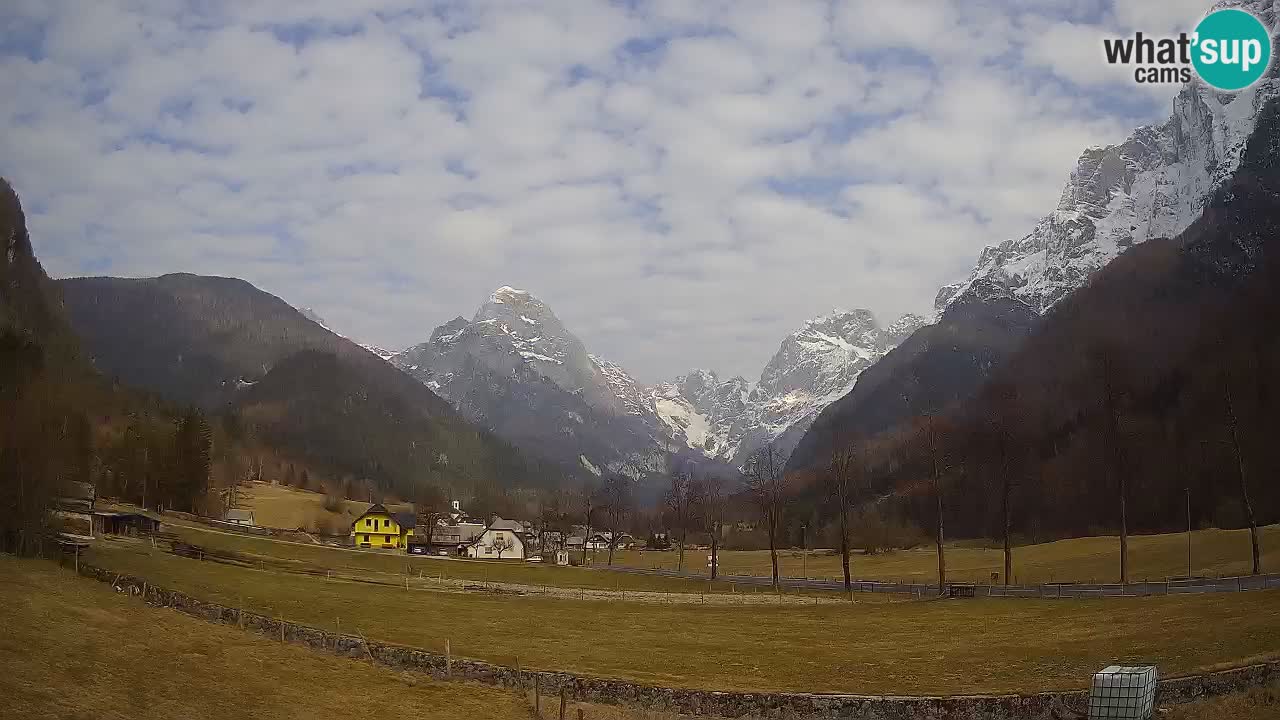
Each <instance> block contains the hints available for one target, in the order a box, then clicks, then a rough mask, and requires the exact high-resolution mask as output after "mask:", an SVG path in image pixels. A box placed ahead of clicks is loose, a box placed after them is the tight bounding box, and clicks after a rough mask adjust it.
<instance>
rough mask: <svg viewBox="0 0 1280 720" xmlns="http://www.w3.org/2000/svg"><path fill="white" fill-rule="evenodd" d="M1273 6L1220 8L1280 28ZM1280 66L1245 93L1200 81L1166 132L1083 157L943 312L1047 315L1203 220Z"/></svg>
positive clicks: (984, 258) (1142, 134)
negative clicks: (1051, 201)
mask: <svg viewBox="0 0 1280 720" xmlns="http://www.w3.org/2000/svg"><path fill="white" fill-rule="evenodd" d="M1278 4H1280V3H1276V2H1275V1H1274V0H1263V1H1256V0H1255V1H1254V2H1243V3H1242V2H1222V3H1218V5H1217V6H1215V7H1243V8H1245V9H1247V10H1249V11H1251V12H1253V13H1254V14H1255V15H1257V16H1258V17H1259V18H1260V19H1261V20H1262V21H1263V22H1264V23H1265V24H1267V25H1268V26H1269V27H1272V28H1275V27H1276V20H1277V16H1280V12H1278V11H1277V5H1278ZM1278 73H1280V67H1278V64H1277V63H1272V66H1271V69H1270V70H1269V71H1268V73H1267V75H1266V76H1265V77H1264V78H1263V79H1262V80H1260V81H1259V82H1258V83H1257V84H1255V85H1253V86H1252V87H1250V88H1248V89H1245V90H1242V91H1240V92H1237V93H1221V92H1218V91H1216V90H1214V89H1213V88H1210V87H1207V86H1205V85H1203V84H1202V83H1200V82H1199V80H1198V79H1193V80H1192V82H1191V83H1189V84H1187V85H1186V86H1184V87H1183V89H1182V91H1181V92H1179V93H1178V95H1177V97H1176V98H1174V101H1173V113H1172V115H1171V116H1170V118H1169V119H1168V120H1167V121H1166V122H1165V123H1163V124H1162V125H1160V126H1158V127H1151V126H1146V127H1140V128H1138V129H1137V130H1135V131H1134V132H1133V134H1132V135H1130V136H1129V138H1128V139H1127V140H1125V141H1124V142H1123V143H1120V144H1119V145H1112V146H1109V147H1102V148H1090V149H1088V150H1085V151H1084V154H1082V155H1081V156H1080V160H1079V161H1078V162H1077V164H1076V168H1075V170H1073V171H1072V173H1071V177H1070V179H1068V180H1067V184H1066V187H1064V188H1063V191H1062V196H1061V198H1060V200H1059V201H1058V207H1057V208H1056V209H1055V210H1054V211H1053V212H1051V213H1049V214H1048V215H1046V216H1045V217H1044V218H1043V219H1042V220H1040V222H1038V223H1037V224H1036V226H1035V227H1034V228H1032V230H1031V232H1029V233H1027V234H1026V235H1025V236H1023V237H1021V238H1016V239H1011V240H1006V241H1004V242H1002V243H1000V244H998V245H991V246H988V247H987V248H986V249H984V250H983V251H982V253H981V255H980V256H979V257H978V262H977V265H976V266H975V267H974V269H973V272H972V273H970V275H969V277H968V278H967V279H966V280H964V281H962V282H958V283H955V284H952V285H947V286H945V287H943V288H942V289H941V290H939V291H938V295H937V298H936V300H935V307H936V309H937V311H938V312H939V313H940V312H942V310H944V309H945V308H946V307H947V306H948V305H950V304H951V303H952V302H954V301H955V300H956V299H957V298H959V297H961V296H968V297H976V298H978V299H982V298H985V297H990V296H993V295H1003V296H1008V297H1014V298H1017V299H1019V300H1021V301H1023V302H1025V303H1026V304H1027V305H1029V306H1030V307H1031V308H1032V309H1033V310H1035V311H1037V312H1041V313H1043V312H1044V311H1045V310H1047V309H1049V308H1050V307H1052V306H1053V305H1054V304H1055V303H1057V302H1058V301H1059V300H1061V299H1062V298H1063V297H1065V296H1067V295H1068V294H1069V293H1071V292H1072V291H1073V290H1076V289H1077V288H1079V287H1081V286H1082V285H1084V283H1085V281H1086V280H1087V279H1088V277H1089V275H1090V274H1091V273H1093V272H1094V271H1095V270H1098V269H1099V268H1101V267H1103V266H1104V265H1106V264H1107V263H1109V262H1111V261H1112V260H1113V259H1115V258H1116V256H1118V255H1119V254H1120V253H1122V252H1124V250H1125V249H1126V248H1129V247H1132V246H1133V245H1137V244H1139V243H1142V242H1144V241H1146V240H1147V239H1149V238H1156V237H1174V236H1176V235H1178V234H1179V233H1181V232H1182V231H1183V230H1185V229H1186V228H1187V226H1188V225H1190V224H1191V223H1192V221H1194V220H1195V219H1196V218H1198V217H1199V216H1200V212H1201V211H1202V210H1203V209H1204V206H1205V202H1206V200H1207V199H1208V197H1209V196H1210V194H1211V193H1212V191H1213V190H1214V189H1215V188H1217V187H1218V186H1219V185H1221V184H1222V183H1223V182H1224V181H1226V180H1227V179H1228V178H1229V177H1230V176H1231V174H1232V173H1234V172H1235V170H1236V168H1237V167H1238V166H1239V165H1240V154H1241V152H1242V150H1243V149H1244V145H1245V141H1246V140H1247V139H1248V137H1249V135H1250V134H1251V133H1252V132H1253V128H1254V124H1255V121H1256V118H1257V114H1258V111H1259V109H1260V108H1261V107H1262V105H1263V104H1264V103H1265V102H1266V101H1267V100H1269V99H1271V98H1273V97H1275V96H1276V95H1277V94H1280V80H1278V79H1277V74H1278Z"/></svg>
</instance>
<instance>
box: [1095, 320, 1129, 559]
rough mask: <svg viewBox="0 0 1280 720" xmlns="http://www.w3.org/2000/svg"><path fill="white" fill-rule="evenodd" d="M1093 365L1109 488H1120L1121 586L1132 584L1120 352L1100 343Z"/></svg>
mask: <svg viewBox="0 0 1280 720" xmlns="http://www.w3.org/2000/svg"><path fill="white" fill-rule="evenodd" d="M1092 360H1093V365H1094V371H1095V373H1096V377H1097V381H1098V391H1099V392H1100V393H1101V401H1102V424H1101V434H1102V452H1103V458H1102V465H1103V468H1104V469H1105V473H1106V476H1107V484H1108V485H1109V486H1111V487H1115V488H1116V493H1117V495H1118V498H1119V510H1120V582H1122V583H1127V582H1129V507H1128V503H1129V482H1128V478H1127V477H1126V475H1125V472H1124V467H1123V450H1122V449H1121V446H1120V443H1121V437H1120V385H1121V378H1120V366H1119V358H1118V357H1117V351H1116V350H1115V349H1114V348H1113V347H1112V346H1111V345H1110V344H1106V343H1099V344H1098V346H1097V347H1096V348H1094V351H1093V356H1092Z"/></svg>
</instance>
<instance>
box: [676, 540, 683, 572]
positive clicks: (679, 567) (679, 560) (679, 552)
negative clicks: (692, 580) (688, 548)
mask: <svg viewBox="0 0 1280 720" xmlns="http://www.w3.org/2000/svg"><path fill="white" fill-rule="evenodd" d="M676 572H684V531H683V530H682V531H681V532H680V541H679V544H678V545H677V546H676Z"/></svg>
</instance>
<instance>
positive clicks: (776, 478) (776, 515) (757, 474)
mask: <svg viewBox="0 0 1280 720" xmlns="http://www.w3.org/2000/svg"><path fill="white" fill-rule="evenodd" d="M786 467H787V458H786V456H785V455H783V454H782V453H781V452H779V451H778V450H777V449H775V448H774V447H773V445H771V444H770V445H765V446H764V447H762V448H760V449H759V450H757V451H756V452H755V453H753V454H752V455H751V457H750V458H748V459H747V464H746V465H745V466H744V467H743V469H742V471H743V476H744V478H745V480H746V485H747V491H748V493H749V494H750V495H751V499H752V501H753V502H754V503H755V505H756V507H757V508H759V510H760V516H761V519H763V520H764V523H765V526H766V529H767V531H768V533H769V559H770V561H771V562H772V564H773V589H774V590H775V591H780V590H781V589H782V585H781V576H780V575H779V573H778V529H779V528H780V527H781V526H782V513H783V511H784V510H785V509H786V503H787V490H788V486H789V484H790V483H789V478H788V476H787V473H786Z"/></svg>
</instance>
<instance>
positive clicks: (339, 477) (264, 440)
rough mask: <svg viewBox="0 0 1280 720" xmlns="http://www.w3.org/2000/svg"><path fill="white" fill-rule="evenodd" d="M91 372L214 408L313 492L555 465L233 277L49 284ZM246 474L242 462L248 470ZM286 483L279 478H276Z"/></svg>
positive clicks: (497, 480) (441, 482)
mask: <svg viewBox="0 0 1280 720" xmlns="http://www.w3.org/2000/svg"><path fill="white" fill-rule="evenodd" d="M58 285H59V287H60V288H61V290H62V292H63V293H64V295H65V296H66V303H67V309H68V315H69V317H70V319H71V322H72V325H73V326H74V327H75V330H76V331H77V332H78V333H79V334H80V336H81V337H82V338H83V341H84V344H85V348H86V353H87V354H88V356H89V357H90V359H91V360H92V362H93V363H94V365H95V367H97V368H98V370H100V371H101V372H103V373H105V374H107V375H109V376H111V377H115V378H118V379H119V380H120V382H122V383H124V384H126V385H129V386H132V387H139V388H145V389H146V390H148V391H151V392H154V393H157V394H158V395H160V396H161V397H164V398H166V399H170V400H172V401H174V402H182V403H194V404H196V405H198V406H200V407H201V408H203V409H204V410H205V411H206V412H210V413H214V414H218V415H222V416H224V417H226V419H227V422H224V423H221V426H222V427H224V428H226V429H227V431H228V432H229V433H231V434H232V435H233V436H234V439H235V441H236V442H239V443H241V444H242V445H243V446H244V447H245V450H246V454H248V455H249V456H250V464H254V463H260V462H262V459H263V458H264V457H270V458H272V459H273V460H274V461H275V464H277V465H280V466H283V467H286V468H290V469H293V470H294V471H295V476H299V477H300V476H301V470H308V473H307V476H308V478H309V479H310V480H311V481H312V482H313V483H314V485H315V486H316V489H321V488H320V487H319V486H320V485H322V484H324V485H328V486H330V487H331V488H342V487H351V486H352V485H356V486H359V487H360V488H361V490H362V492H361V497H362V498H367V497H369V496H370V495H369V493H370V492H373V493H374V494H375V495H377V494H380V493H391V494H394V495H397V496H399V497H403V498H411V497H416V496H417V495H418V494H419V493H420V491H421V489H422V488H421V487H420V486H421V485H423V484H432V485H436V486H441V487H449V488H453V489H454V490H455V491H457V492H467V491H471V490H474V489H475V488H476V487H477V485H481V484H484V485H492V486H496V487H497V488H511V487H521V486H523V487H528V486H535V485H539V484H546V483H555V482H559V481H560V480H561V475H560V472H559V471H557V470H554V469H552V468H550V467H545V466H544V465H543V464H542V463H541V462H540V461H539V460H538V459H537V458H534V457H531V456H528V455H526V454H522V453H520V452H519V451H517V450H516V449H515V448H513V447H512V446H511V445H509V444H508V443H506V442H504V441H503V440H500V439H498V438H497V437H494V436H493V435H492V434H490V433H488V432H485V431H483V430H481V429H479V428H477V427H476V426H474V425H471V424H470V423H468V422H466V421H465V420H464V419H463V418H462V417H460V416H459V415H458V413H457V412H456V411H455V410H454V409H453V408H452V407H451V406H450V405H449V404H448V403H447V402H445V401H444V400H442V399H441V398H440V397H439V396H437V395H436V394H435V393H434V392H432V391H431V390H430V389H429V388H427V387H426V386H424V385H423V384H421V383H419V382H416V381H414V380H413V379H412V378H410V377H409V376H408V375H406V374H405V373H403V372H401V371H400V370H398V369H397V368H395V367H393V366H392V365H390V364H388V363H387V362H385V361H384V360H382V359H381V358H378V357H376V356H375V355H373V354H372V353H370V352H369V351H367V350H365V349H364V348H362V347H360V346H358V345H356V344H355V343H353V342H351V341H350V340H348V339H346V338H344V337H341V336H339V335H336V334H334V333H333V332H331V331H330V330H328V329H327V328H325V327H323V326H321V325H319V324H317V323H315V322H314V321H312V320H311V319H309V318H307V317H306V316H304V315H303V314H302V313H301V312H299V311H298V310H296V309H294V308H293V307H292V306H290V305H289V304H288V303H286V302H284V301H283V300H281V299H280V298H278V297H276V296H274V295H271V294H269V293H266V292H263V291H262V290H259V289H258V288H256V287H254V286H253V285H251V284H249V283H247V282H245V281H243V280H239V279H235V278H221V277H205V276H199V275H189V274H175V275H165V276H162V277H158V278H143V279H125V278H73V279H68V280H62V281H59V282H58ZM249 472H251V473H253V472H254V470H252V469H250V470H249ZM279 479H284V478H279Z"/></svg>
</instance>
